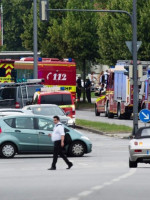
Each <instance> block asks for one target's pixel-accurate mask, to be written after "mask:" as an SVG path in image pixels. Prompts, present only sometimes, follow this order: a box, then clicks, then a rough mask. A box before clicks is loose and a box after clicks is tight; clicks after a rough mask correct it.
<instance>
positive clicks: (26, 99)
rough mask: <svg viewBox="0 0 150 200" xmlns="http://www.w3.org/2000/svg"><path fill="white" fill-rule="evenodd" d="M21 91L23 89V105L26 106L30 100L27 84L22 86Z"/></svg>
mask: <svg viewBox="0 0 150 200" xmlns="http://www.w3.org/2000/svg"><path fill="white" fill-rule="evenodd" d="M20 91H21V99H22V106H23V107H24V106H25V105H26V102H27V101H29V96H28V90H27V85H25V86H20Z"/></svg>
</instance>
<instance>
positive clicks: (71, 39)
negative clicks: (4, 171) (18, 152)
mask: <svg viewBox="0 0 150 200" xmlns="http://www.w3.org/2000/svg"><path fill="white" fill-rule="evenodd" d="M67 8H68V9H74V8H78V9H94V3H93V2H92V1H91V0H86V1H84V2H82V1H79V0H78V1H77V0H68V3H67ZM62 30H63V43H64V44H66V46H67V48H66V50H65V54H66V56H67V57H73V58H75V59H76V60H78V61H79V62H82V65H83V72H84V73H83V78H84V83H85V72H86V61H95V60H96V58H97V57H98V54H97V50H98V45H97V43H98V35H97V26H96V15H95V13H93V12H90V13H89V12H88V13H87V12H67V17H66V18H65V19H64V20H63V23H62ZM83 97H84V98H83V99H84V101H85V93H84V96H83Z"/></svg>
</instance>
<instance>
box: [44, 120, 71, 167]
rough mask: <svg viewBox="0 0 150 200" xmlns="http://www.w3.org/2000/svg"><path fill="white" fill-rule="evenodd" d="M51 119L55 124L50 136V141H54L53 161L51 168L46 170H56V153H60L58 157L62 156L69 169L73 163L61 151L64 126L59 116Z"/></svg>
mask: <svg viewBox="0 0 150 200" xmlns="http://www.w3.org/2000/svg"><path fill="white" fill-rule="evenodd" d="M53 120H54V124H55V126H54V130H53V132H52V135H51V137H52V141H53V142H54V153H53V162H52V165H51V168H49V169H48V170H56V163H57V159H58V155H60V157H62V158H63V159H64V161H65V162H66V164H67V165H68V168H67V169H70V168H71V167H72V166H73V163H72V162H70V161H69V160H68V158H67V156H66V155H65V154H64V153H63V147H64V138H65V132H64V127H63V125H62V123H61V122H60V118H59V117H58V116H54V117H53Z"/></svg>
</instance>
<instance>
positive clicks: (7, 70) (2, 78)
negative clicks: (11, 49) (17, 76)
mask: <svg viewBox="0 0 150 200" xmlns="http://www.w3.org/2000/svg"><path fill="white" fill-rule="evenodd" d="M14 62H15V60H11V59H2V60H0V82H1V83H7V82H8V83H9V82H12V81H13V77H12V74H13V70H14Z"/></svg>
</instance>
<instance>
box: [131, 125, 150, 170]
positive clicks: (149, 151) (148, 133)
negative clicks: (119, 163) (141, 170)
mask: <svg viewBox="0 0 150 200" xmlns="http://www.w3.org/2000/svg"><path fill="white" fill-rule="evenodd" d="M138 163H149V164H150V127H142V128H139V129H138V131H137V133H136V135H135V137H133V139H131V140H130V142H129V167H130V168H136V167H137V165H138Z"/></svg>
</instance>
